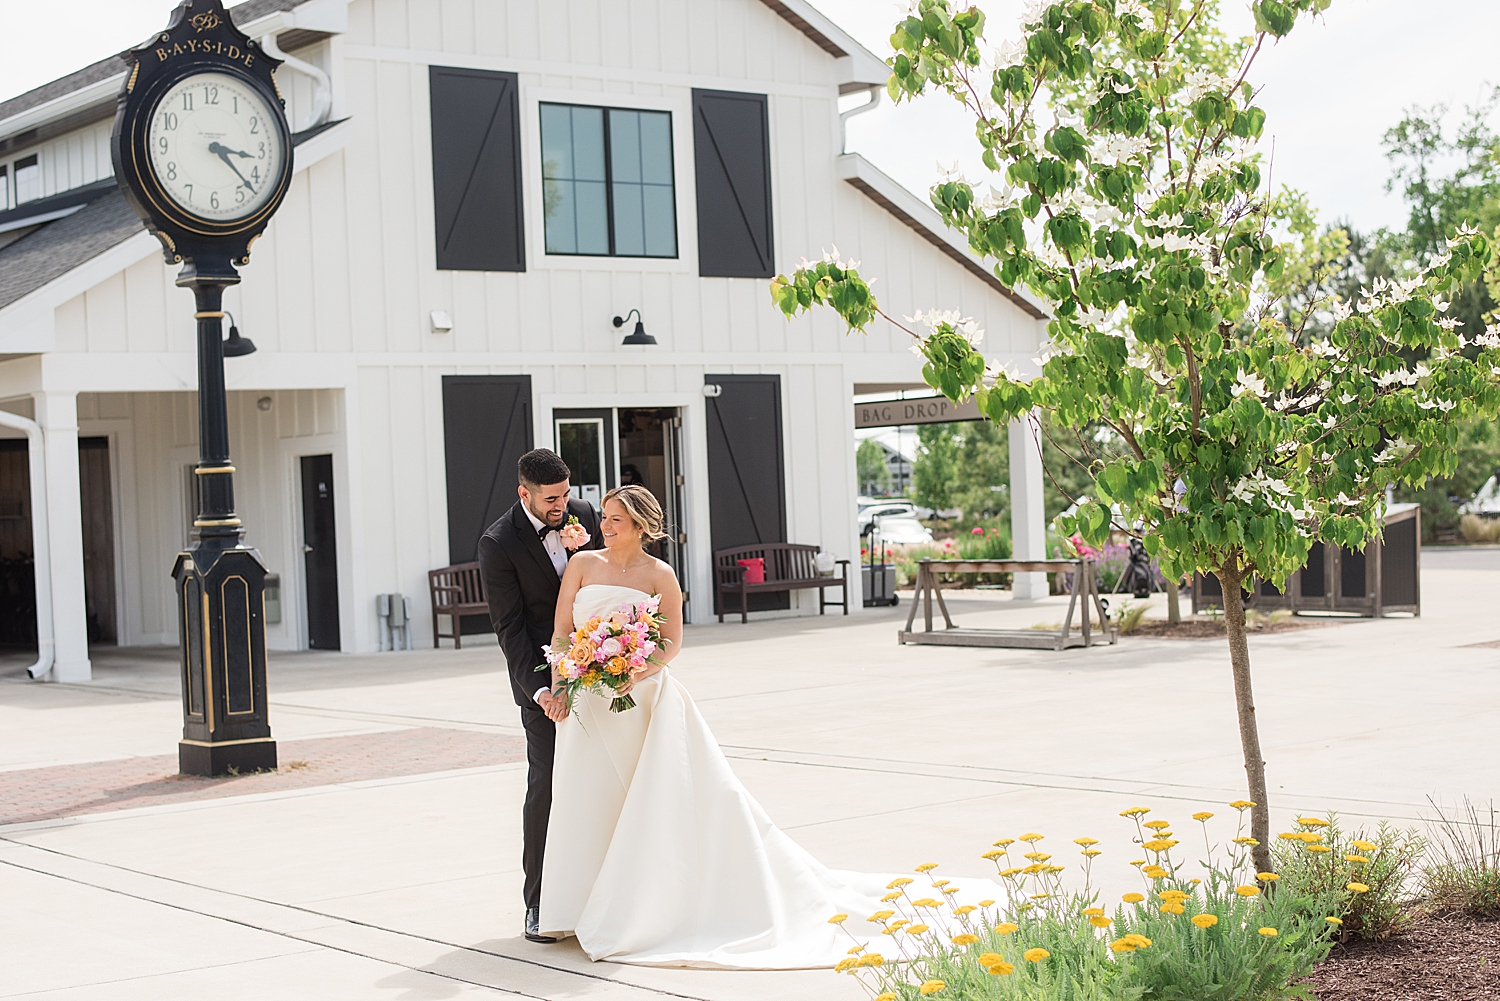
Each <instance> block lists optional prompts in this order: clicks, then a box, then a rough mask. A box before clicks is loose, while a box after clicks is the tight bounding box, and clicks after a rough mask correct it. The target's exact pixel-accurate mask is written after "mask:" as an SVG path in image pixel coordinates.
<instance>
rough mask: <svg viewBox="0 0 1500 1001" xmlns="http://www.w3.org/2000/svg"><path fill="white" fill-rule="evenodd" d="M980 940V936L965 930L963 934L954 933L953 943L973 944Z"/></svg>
mask: <svg viewBox="0 0 1500 1001" xmlns="http://www.w3.org/2000/svg"><path fill="white" fill-rule="evenodd" d="M978 941H979V936H978V935H974V934H971V933H969V932H964V933H963V934H962V935H954V936H953V944H954V945H973V944H974V943H975V942H978Z"/></svg>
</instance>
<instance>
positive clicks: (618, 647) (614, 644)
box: [599, 636, 625, 660]
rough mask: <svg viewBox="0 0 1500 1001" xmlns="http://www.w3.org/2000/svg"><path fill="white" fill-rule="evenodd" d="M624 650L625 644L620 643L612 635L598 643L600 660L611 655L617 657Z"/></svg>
mask: <svg viewBox="0 0 1500 1001" xmlns="http://www.w3.org/2000/svg"><path fill="white" fill-rule="evenodd" d="M624 652H625V644H623V643H621V642H620V641H619V640H618V639H616V638H615V637H613V636H611V637H610V638H609V639H607V640H605V641H604V642H603V643H600V644H599V656H600V659H601V660H608V659H609V658H611V657H618V656H619V655H620V654H622V653H624Z"/></svg>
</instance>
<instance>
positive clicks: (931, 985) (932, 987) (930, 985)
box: [917, 980, 948, 994]
mask: <svg viewBox="0 0 1500 1001" xmlns="http://www.w3.org/2000/svg"><path fill="white" fill-rule="evenodd" d="M947 986H948V985H947V984H945V983H943V982H942V981H941V980H929V981H927V982H926V983H925V984H923V985H922V986H921V987H918V988H917V990H919V991H921V992H922V993H923V994H936V993H937V992H938V991H940V990H942V989H943V988H944V987H947Z"/></svg>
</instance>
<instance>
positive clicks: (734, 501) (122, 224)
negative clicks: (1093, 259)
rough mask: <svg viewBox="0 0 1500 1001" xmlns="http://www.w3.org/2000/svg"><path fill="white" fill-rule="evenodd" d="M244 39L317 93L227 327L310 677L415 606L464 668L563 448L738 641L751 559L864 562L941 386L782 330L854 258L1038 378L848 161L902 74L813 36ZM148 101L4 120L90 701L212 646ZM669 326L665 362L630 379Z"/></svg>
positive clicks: (7, 314) (34, 392) (18, 540)
mask: <svg viewBox="0 0 1500 1001" xmlns="http://www.w3.org/2000/svg"><path fill="white" fill-rule="evenodd" d="M232 13H233V15H234V19H235V21H236V23H237V24H238V25H239V26H240V28H241V29H242V30H244V31H246V32H247V33H249V34H250V35H252V36H253V37H256V38H260V39H264V40H266V42H267V43H268V48H269V47H270V46H273V45H274V46H277V47H279V49H280V50H281V51H283V52H285V53H286V54H288V55H290V56H291V57H292V58H290V59H288V60H287V63H286V64H285V65H284V66H283V67H282V68H281V69H280V70H279V71H278V74H277V75H278V81H279V84H280V87H281V89H282V91H283V93H284V94H285V95H286V97H287V110H288V116H289V119H290V121H291V124H292V128H293V130H294V132H296V133H297V136H296V139H297V146H296V152H295V160H296V167H295V169H296V174H295V177H294V180H293V182H292V186H291V190H290V193H289V195H288V197H287V199H286V201H285V203H284V205H283V206H282V207H281V209H280V211H279V213H278V214H277V216H276V217H275V219H274V220H273V221H272V223H271V226H270V228H269V229H268V230H267V232H266V234H265V236H264V238H263V239H261V240H260V241H259V242H258V243H257V244H256V246H255V247H254V250H253V253H252V258H251V261H250V264H249V265H248V266H246V267H244V268H242V269H241V273H242V276H243V282H242V284H240V285H239V286H237V287H235V288H232V289H230V290H228V292H227V293H226V297H225V306H226V309H227V310H228V311H229V312H230V313H231V314H232V316H233V318H234V321H235V323H236V325H237V327H238V328H239V330H240V331H241V332H242V333H243V334H244V336H245V337H247V338H250V339H251V340H253V342H254V344H255V346H256V348H257V350H255V351H254V353H252V354H248V355H244V356H241V357H232V358H229V359H227V360H226V369H227V381H228V387H229V410H230V435H231V446H232V450H233V455H234V462H235V465H236V467H237V469H238V474H237V476H236V495H237V507H238V510H239V514H240V516H241V518H242V519H243V521H244V524H245V527H246V538H247V541H248V542H249V543H250V544H251V545H254V546H256V547H257V548H258V549H259V550H260V553H261V555H262V557H263V559H264V561H265V562H266V564H267V565H268V567H269V568H270V570H271V572H273V573H276V574H278V575H279V576H280V581H281V584H280V615H279V621H274V622H270V623H269V624H268V626H267V630H268V645H269V646H270V648H271V649H273V650H276V649H280V650H294V649H303V648H308V647H314V648H329V649H342V650H346V651H371V650H376V649H379V648H380V644H381V635H380V630H379V624H378V621H377V617H376V602H375V596H376V595H378V594H382V593H388V592H402V593H405V594H406V595H408V596H410V597H411V604H412V611H413V614H414V623H413V629H414V637H415V640H416V642H417V643H419V644H420V643H425V642H428V641H429V640H431V638H432V635H433V625H432V621H431V615H430V613H429V611H428V601H427V572H428V571H429V570H432V569H435V568H438V567H442V566H445V565H448V564H450V563H458V562H463V561H466V560H470V559H472V558H473V554H474V546H475V543H476V541H477V539H478V536H479V535H480V533H481V532H482V531H483V529H484V527H485V526H486V525H487V524H488V523H489V522H490V521H492V520H494V518H496V517H497V516H498V515H499V514H500V513H501V512H503V511H504V510H505V508H506V507H507V506H509V504H510V503H512V501H513V499H514V497H515V458H516V457H517V456H518V455H519V454H520V453H521V452H522V451H524V450H526V449H527V448H530V447H534V446H549V447H554V448H557V449H558V450H559V451H561V452H562V453H563V454H564V456H565V458H567V459H568V460H569V462H570V464H571V465H572V466H573V468H574V469H575V470H577V471H578V475H577V476H576V477H575V482H576V483H579V484H580V485H581V486H582V487H583V489H584V490H585V491H586V492H587V493H589V494H590V495H592V494H593V492H594V491H597V490H603V489H608V488H609V487H611V486H614V485H616V484H617V483H619V482H621V478H622V477H624V478H626V479H627V480H630V479H637V480H639V481H642V482H645V483H647V485H648V486H650V487H651V488H652V489H653V490H654V491H655V492H656V493H657V494H658V495H659V496H660V497H661V499H662V500H663V501H664V502H665V503H666V506H667V508H668V510H669V515H670V517H671V519H672V521H673V522H674V524H675V527H676V529H677V531H678V533H679V534H678V535H677V536H676V539H677V543H676V544H675V545H674V546H673V547H672V548H671V550H670V551H669V553H668V555H669V556H670V557H671V558H672V559H673V560H674V561H675V562H676V563H677V565H678V567H679V572H680V573H681V574H682V576H683V578H684V585H685V588H686V590H687V591H688V593H689V613H688V614H689V618H690V620H691V621H699V622H701V621H705V620H707V619H709V618H710V616H711V615H712V611H713V597H712V592H713V581H712V571H711V553H712V552H713V551H714V550H715V549H719V548H724V547H727V546H730V545H737V544H742V543H747V542H754V541H789V542H805V543H813V544H817V545H820V546H822V547H823V548H824V549H825V550H829V551H831V552H833V553H834V554H836V555H837V556H839V557H846V558H847V557H851V556H857V554H858V547H859V543H858V530H857V527H856V522H855V502H854V499H855V496H856V494H857V492H858V484H857V482H856V475H855V463H854V435H853V429H854V401H855V397H856V396H858V395H861V394H870V393H879V392H888V391H892V390H897V389H909V388H914V387H919V386H920V385H921V377H920V363H919V360H918V359H917V358H916V357H914V356H913V354H912V353H910V351H909V350H908V338H907V337H906V335H905V334H903V333H901V332H900V331H898V330H895V329H893V328H891V327H890V326H889V325H888V324H884V323H883V322H882V323H880V324H878V325H877V326H876V328H875V329H874V330H872V332H871V333H870V334H869V335H867V336H861V335H853V336H850V335H846V334H845V333H844V331H843V329H842V325H841V323H840V321H839V320H838V318H837V317H835V316H834V315H832V314H831V313H824V314H821V315H814V316H810V317H804V318H799V319H797V320H794V321H792V322H788V321H786V320H785V319H784V318H782V316H781V315H780V314H779V312H778V311H777V310H776V309H775V308H774V307H773V306H772V303H771V301H770V297H769V296H768V294H767V291H766V285H767V281H766V280H767V279H768V278H769V277H770V276H772V275H773V274H775V273H777V272H785V271H789V270H790V269H791V268H792V267H793V266H794V262H795V261H796V260H797V259H798V258H799V257H801V256H803V255H807V256H816V255H817V254H818V253H819V252H820V248H828V247H832V246H834V245H836V246H837V247H838V248H839V250H840V251H841V252H842V253H843V254H844V255H846V256H852V257H856V258H859V259H861V260H862V261H863V267H862V270H863V271H864V272H865V273H866V274H867V275H872V276H879V278H880V280H881V284H880V285H879V286H878V287H877V290H878V292H879V294H880V298H881V301H882V304H883V305H884V306H885V307H886V308H887V309H889V310H891V311H895V312H911V311H912V310H914V309H917V308H921V309H928V308H932V307H935V306H942V307H954V308H957V309H960V310H962V311H963V312H964V313H965V314H967V315H971V316H974V317H976V318H977V319H978V320H979V322H980V324H981V325H982V326H983V327H984V329H985V331H986V340H985V349H986V352H987V353H988V354H989V355H990V356H991V357H992V358H994V359H995V360H997V361H1005V362H1010V363H1012V364H1014V365H1016V366H1018V367H1020V368H1023V369H1025V368H1029V367H1031V359H1032V357H1033V355H1034V354H1035V353H1036V351H1037V347H1038V343H1039V338H1040V337H1041V336H1042V334H1043V326H1042V324H1043V314H1042V311H1041V309H1040V308H1038V307H1037V305H1036V304H1034V303H1032V302H1030V301H1028V300H1026V299H1024V298H1022V297H1020V296H1018V295H1016V294H1014V293H1012V292H1010V291H1008V290H1006V289H1005V288H1003V287H1002V286H1001V285H1000V284H999V282H998V281H996V279H995V278H994V277H993V275H992V274H991V273H990V272H989V271H988V270H987V269H986V268H985V267H984V266H983V265H982V264H981V263H980V262H978V261H977V260H976V259H975V258H974V257H973V256H972V255H970V254H969V253H968V251H967V249H966V245H965V243H964V242H963V241H962V239H961V238H959V237H956V236H954V235H953V234H951V233H949V232H947V231H946V230H945V229H944V228H943V226H942V223H941V221H940V220H939V218H938V216H937V214H936V213H935V212H934V211H933V210H932V209H931V208H930V207H929V206H928V205H926V203H925V202H924V201H923V200H922V199H920V198H917V197H915V196H913V195H912V194H910V193H908V192H907V191H906V190H904V189H903V188H901V187H900V186H899V185H897V184H895V183H894V182H893V181H891V180H890V179H889V178H887V177H886V176H885V175H884V174H882V173H881V172H880V171H879V170H878V169H876V168H875V167H874V166H873V165H872V164H870V163H869V162H867V161H866V160H864V159H863V158H861V157H860V156H858V155H855V154H846V153H843V152H842V148H843V144H842V124H843V123H842V122H841V120H840V106H839V99H840V97H841V96H842V95H852V94H857V93H859V92H864V91H870V92H872V94H875V93H876V92H878V89H879V88H882V87H883V85H884V83H885V80H886V76H887V70H886V67H885V66H884V64H883V63H882V62H881V60H880V59H878V58H876V57H875V56H874V55H873V54H871V53H870V52H868V51H867V50H865V49H864V48H862V47H861V46H860V45H859V44H858V43H856V42H855V41H854V40H853V39H851V38H850V37H849V36H848V35H847V34H845V33H844V32H843V31H841V30H840V29H839V28H838V27H837V26H836V25H834V24H833V23H831V22H830V21H829V20H828V19H827V18H825V17H823V16H822V15H821V14H819V13H818V12H817V11H816V10H815V9H813V8H812V7H810V6H809V5H808V4H807V3H805V2H803V0H566V2H564V0H304V2H299V0H249V2H246V3H243V4H241V5H240V6H238V7H236V8H234V9H233V12H232ZM166 15H167V10H166V9H165V5H164V9H163V23H165V20H166ZM137 41H139V40H138V39H129V38H122V39H120V48H121V49H124V48H125V47H126V46H127V45H131V44H134V43H136V42H137ZM273 54H274V52H273ZM123 74H124V64H123V63H121V62H120V61H119V60H117V59H115V58H110V59H106V60H103V61H101V62H99V63H96V64H94V65H92V66H89V67H87V68H85V69H83V70H80V71H79V72H77V73H74V74H72V75H70V76H67V77H64V78H62V79H60V80H57V81H54V82H53V83H50V84H47V85H46V86H44V87H41V88H38V89H36V90H33V91H31V92H29V93H26V94H22V95H20V96H19V97H15V98H13V99H10V100H8V101H5V102H3V103H0V183H3V186H0V190H3V192H4V193H3V195H0V410H3V411H5V412H6V414H10V415H16V416H14V417H6V416H5V415H4V414H0V436H3V437H0V563H3V564H4V565H7V566H11V567H12V572H11V573H10V577H11V583H10V585H9V590H10V592H11V595H10V597H9V598H8V599H6V600H9V601H10V603H11V612H12V614H10V615H9V616H7V613H6V611H5V610H4V609H0V619H5V618H7V617H8V618H9V619H10V620H11V623H12V624H11V626H10V627H9V628H10V629H11V630H12V631H15V630H16V629H17V628H20V627H18V626H17V625H16V622H17V615H18V614H19V613H18V611H17V610H19V609H23V608H28V607H29V606H28V605H27V604H26V602H27V600H28V597H27V595H25V594H23V593H22V592H23V591H24V589H25V584H24V580H23V577H24V576H25V571H24V570H16V569H15V568H16V567H20V566H22V564H24V563H25V562H26V560H27V557H28V556H29V555H30V552H31V543H32V540H31V532H32V524H33V520H38V521H39V519H35V518H34V516H35V515H36V514H37V512H35V511H33V510H32V505H31V500H30V494H28V493H27V489H28V488H27V486H26V484H27V482H28V480H27V476H28V469H29V468H38V467H37V466H36V465H35V464H31V465H29V464H28V459H27V455H28V448H35V447H36V443H38V442H40V443H42V450H43V452H44V454H45V456H46V464H45V467H46V468H45V475H44V481H45V482H44V486H45V505H46V514H47V517H46V519H45V525H44V526H39V527H40V529H41V533H42V534H43V537H44V538H45V547H46V552H45V556H46V557H47V559H46V560H45V561H43V562H45V563H48V564H50V568H49V573H48V576H50V582H49V583H47V584H46V586H45V587H44V588H43V590H44V592H45V593H44V594H42V595H41V596H40V597H42V599H43V601H42V602H41V604H42V605H43V606H45V605H46V604H47V599H50V605H51V609H50V615H51V618H52V622H53V625H54V632H55V635H56V643H57V648H56V661H55V667H54V670H53V674H52V676H53V677H54V678H57V679H60V680H68V679H77V678H84V677H87V676H88V674H89V659H88V642H87V640H88V638H89V637H92V640H93V641H94V642H96V643H118V644H122V645H133V644H175V643H176V642H177V635H178V633H177V628H178V627H177V616H176V612H175V608H174V603H173V585H172V581H171V579H170V578H169V576H168V573H169V569H170V567H171V565H172V562H173V558H174V556H175V554H176V553H177V552H179V551H180V550H181V549H182V548H183V547H184V546H185V545H186V544H187V543H188V542H189V537H188V531H189V529H188V526H189V525H190V524H191V522H192V520H193V516H194V507H195V504H196V501H195V497H194V493H193V491H192V489H191V481H192V475H191V467H192V466H193V465H194V463H195V462H196V461H197V417H196V399H195V395H194V392H193V390H194V386H195V384H196V368H195V366H196V361H195V349H194V329H195V328H194V322H193V318H192V313H193V309H192V296H191V293H190V292H188V291H185V290H182V289H178V288H177V287H175V286H174V284H173V279H174V278H175V276H176V272H177V270H178V269H177V267H176V266H171V265H167V264H165V263H164V262H163V258H162V248H161V246H160V245H159V244H158V243H157V241H156V240H155V239H154V238H153V237H152V236H150V235H149V234H148V233H147V232H145V230H144V228H143V227H142V225H141V223H140V221H139V220H138V219H137V218H136V217H135V216H134V215H133V214H132V213H131V211H130V209H129V208H128V207H127V206H126V205H125V202H124V200H123V198H122V197H121V195H120V194H119V193H118V191H117V190H116V189H115V187H114V182H113V178H112V176H111V173H112V172H111V166H110V160H109V151H108V137H109V133H110V128H111V119H112V116H113V113H114V108H115V101H116V96H117V94H118V92H119V90H120V87H121V84H122V80H123ZM632 309H634V310H638V311H639V313H638V315H639V318H640V319H641V321H642V322H643V324H644V328H645V331H646V332H647V333H648V334H649V335H650V337H652V338H654V339H655V343H654V344H646V345H640V344H622V343H621V341H622V337H623V336H624V335H626V334H629V333H630V331H631V330H632V329H634V324H635V317H634V316H629V314H630V311H631V310H632ZM616 316H622V317H626V316H628V319H627V322H626V324H625V326H624V327H623V328H617V327H616V326H615V325H613V324H612V322H611V321H612V318H613V317H616ZM17 417H19V418H21V419H19V420H18V419H16V418H17ZM29 421H34V422H35V424H36V428H34V429H32V431H31V435H32V437H31V438H30V441H31V442H32V444H31V445H29V446H28V445H27V444H26V442H27V441H28V439H27V434H28V431H27V430H26V427H27V424H28V422H29ZM1012 437H1013V441H1016V442H1020V441H1022V438H1023V436H1021V435H1017V434H1015V433H1013V436H1012ZM1013 450H1014V449H1013ZM75 457H76V459H77V461H76V462H75V461H73V460H74V458H75ZM1011 466H1012V469H1013V470H1014V471H1015V472H1014V473H1013V477H1014V478H1015V482H1013V484H1012V496H1013V497H1015V498H1017V517H1018V519H1020V522H1021V524H1019V525H1018V529H1019V530H1018V531H1017V533H1016V534H1017V538H1019V539H1021V540H1022V542H1021V544H1020V545H1019V546H1018V553H1019V554H1021V555H1029V556H1037V557H1039V556H1041V555H1043V554H1042V553H1041V552H1040V551H1039V547H1040V536H1041V531H1042V518H1041V512H1040V490H1041V484H1040V478H1039V477H1040V473H1039V466H1038V464H1037V462H1036V460H1035V459H1034V456H1033V457H1032V458H1030V460H1029V461H1027V460H1022V459H1021V458H1019V457H1017V458H1016V459H1015V460H1013V461H1012V464H1011ZM1033 498H1034V502H1028V501H1029V500H1030V499H1033ZM1028 546H1031V547H1032V548H1031V549H1030V551H1027V547H1028ZM809 598H810V599H811V601H810V604H809V601H808V599H809ZM854 599H855V600H854V602H853V604H854V605H855V606H856V608H857V606H858V604H859V601H858V595H857V594H856V595H855V596H854ZM782 607H783V608H786V607H788V604H787V602H783V603H782ZM789 607H790V609H791V610H792V611H793V612H797V611H801V612H803V613H807V612H808V611H809V609H810V610H812V611H813V612H815V610H816V607H817V602H816V596H815V594H814V593H813V592H802V593H801V596H798V595H794V596H793V597H792V598H791V599H790V606H789ZM44 612H45V608H44ZM783 614H786V613H783ZM269 618H277V616H275V615H274V614H273V615H272V616H269ZM4 639H5V637H3V636H0V641H3V640H4Z"/></svg>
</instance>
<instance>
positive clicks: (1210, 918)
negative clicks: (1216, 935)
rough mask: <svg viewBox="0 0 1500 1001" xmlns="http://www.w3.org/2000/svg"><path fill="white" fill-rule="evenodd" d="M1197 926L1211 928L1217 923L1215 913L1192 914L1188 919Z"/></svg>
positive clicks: (1217, 918) (1217, 919)
mask: <svg viewBox="0 0 1500 1001" xmlns="http://www.w3.org/2000/svg"><path fill="white" fill-rule="evenodd" d="M1189 920H1190V921H1192V922H1193V924H1195V925H1197V926H1198V927H1199V928H1212V927H1213V926H1214V925H1216V924H1218V923H1219V916H1218V915H1217V914H1194V915H1193V916H1192V917H1191V918H1190V919H1189Z"/></svg>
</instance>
